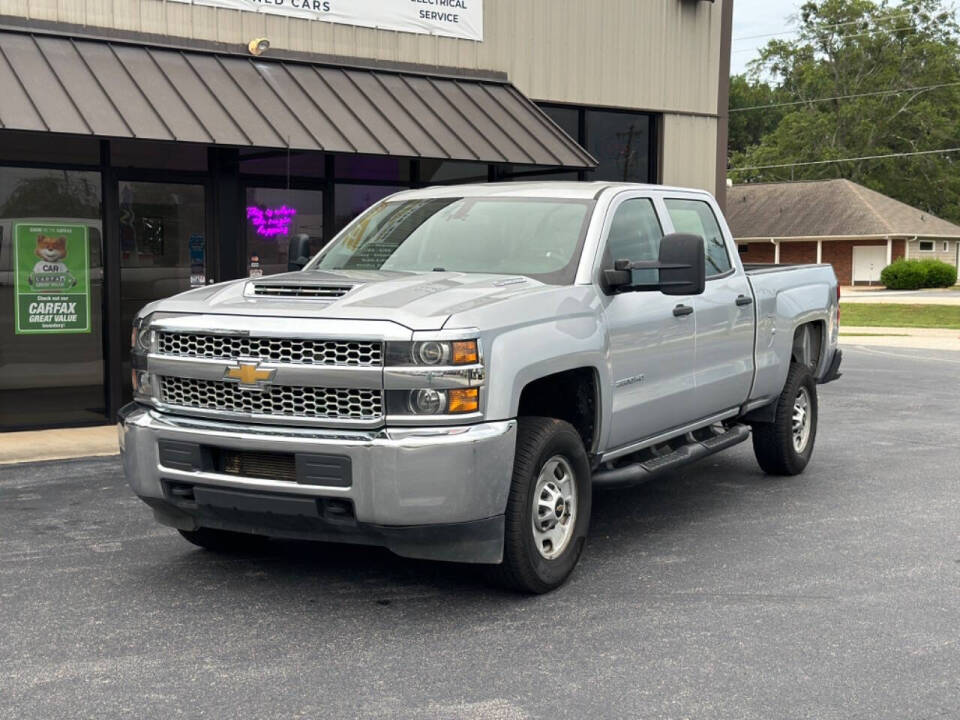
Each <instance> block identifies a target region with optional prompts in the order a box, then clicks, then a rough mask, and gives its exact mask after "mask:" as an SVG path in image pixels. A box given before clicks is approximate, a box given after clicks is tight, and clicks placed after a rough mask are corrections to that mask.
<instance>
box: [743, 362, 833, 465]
mask: <svg viewBox="0 0 960 720" xmlns="http://www.w3.org/2000/svg"><path fill="white" fill-rule="evenodd" d="M803 390H805V391H806V393H807V397H808V407H809V410H808V412H809V414H810V427H809V434H808V436H807V439H806V444H805V445H803V446H802V449H801V450H800V451H798V450H797V448H796V447H795V446H794V428H793V413H794V402H795V401H796V400H797V398H798V397H799V395H800V393H801V392H802V391H803ZM817 414H818V412H817V384H816V382H815V381H814V379H813V375H811V374H810V369H809V368H808V367H806V366H805V365H800V364H798V363H793V364H791V365H790V371H789V373H787V382H786V383H785V384H784V386H783V391H782V392H781V393H780V397H779V399H778V400H777V409H776V416H775V419H774V421H773V422H771V423H754V425H753V452H754V454H755V455H756V456H757V462H758V463H759V464H760V467H761V468H762V469H763V471H764V472H766V473H768V474H770V475H799V474H800V473H802V472H803V470H804V468H805V467H806V466H807V463H808V462H810V456H811V455H812V454H813V444H814V441H815V440H816V439H817Z"/></svg>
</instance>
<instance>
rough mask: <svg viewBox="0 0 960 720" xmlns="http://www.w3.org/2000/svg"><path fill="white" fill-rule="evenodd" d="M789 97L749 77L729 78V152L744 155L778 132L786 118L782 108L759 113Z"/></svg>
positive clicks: (737, 76) (736, 76) (735, 76)
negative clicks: (764, 108)
mask: <svg viewBox="0 0 960 720" xmlns="http://www.w3.org/2000/svg"><path fill="white" fill-rule="evenodd" d="M781 98H783V99H786V98H787V96H786V95H785V94H784V93H782V92H780V91H779V90H778V89H777V88H773V87H771V86H770V85H768V84H767V83H765V82H763V81H762V80H758V79H756V78H750V77H747V76H746V75H734V76H732V77H731V78H730V110H731V111H734V110H740V112H731V113H730V125H729V140H728V145H727V148H728V152H731V153H733V152H738V153H745V152H747V150H749V149H751V148H753V147H755V146H756V145H759V144H760V141H761V140H763V138H764V136H766V135H768V134H769V133H771V132H773V131H774V130H776V129H777V125H778V124H779V122H780V120H781V119H783V116H784V114H785V113H784V111H783V109H782V108H779V107H775V108H770V109H767V110H757V109H756V108H760V107H763V106H764V105H774V104H776V103H777V102H778V101H780V100H781Z"/></svg>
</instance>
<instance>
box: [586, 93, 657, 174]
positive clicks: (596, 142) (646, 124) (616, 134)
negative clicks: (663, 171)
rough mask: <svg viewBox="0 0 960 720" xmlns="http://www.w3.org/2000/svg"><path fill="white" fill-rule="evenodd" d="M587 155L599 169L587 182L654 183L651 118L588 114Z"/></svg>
mask: <svg viewBox="0 0 960 720" xmlns="http://www.w3.org/2000/svg"><path fill="white" fill-rule="evenodd" d="M586 113H587V114H586V128H587V145H586V147H587V151H588V152H589V153H590V154H591V155H593V156H594V157H595V158H596V159H597V161H598V163H599V164H598V166H597V169H596V170H593V171H588V172H587V179H588V180H614V181H625V182H651V178H652V175H651V172H650V168H651V164H650V116H649V115H644V114H641V113H629V112H615V111H610V110H587V111H586Z"/></svg>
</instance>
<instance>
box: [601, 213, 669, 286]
mask: <svg viewBox="0 0 960 720" xmlns="http://www.w3.org/2000/svg"><path fill="white" fill-rule="evenodd" d="M661 238H663V231H662V230H661V229H660V221H659V220H658V219H657V213H656V211H655V210H654V209H653V202H651V201H650V200H649V199H647V198H634V199H632V200H626V201H624V202H623V203H622V204H621V205H620V207H618V208H617V211H616V213H615V214H614V216H613V221H612V222H611V224H610V233H609V235H608V239H607V258H606V264H607V265H608V266H611V265H612V264H613V262H615V261H617V260H630V261H632V262H640V261H643V260H657V259H658V258H659V256H660V240H661ZM657 275H658V273H657V271H656V270H634V271H633V279H632V282H633V284H634V285H642V284H646V283H655V282H656V281H657Z"/></svg>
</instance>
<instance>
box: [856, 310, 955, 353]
mask: <svg viewBox="0 0 960 720" xmlns="http://www.w3.org/2000/svg"><path fill="white" fill-rule="evenodd" d="M958 299H960V298H958ZM840 344H841V345H881V346H885V347H902V348H916V349H919V350H957V351H960V330H941V329H933V328H902V327H857V326H855V325H843V324H841V325H840Z"/></svg>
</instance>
